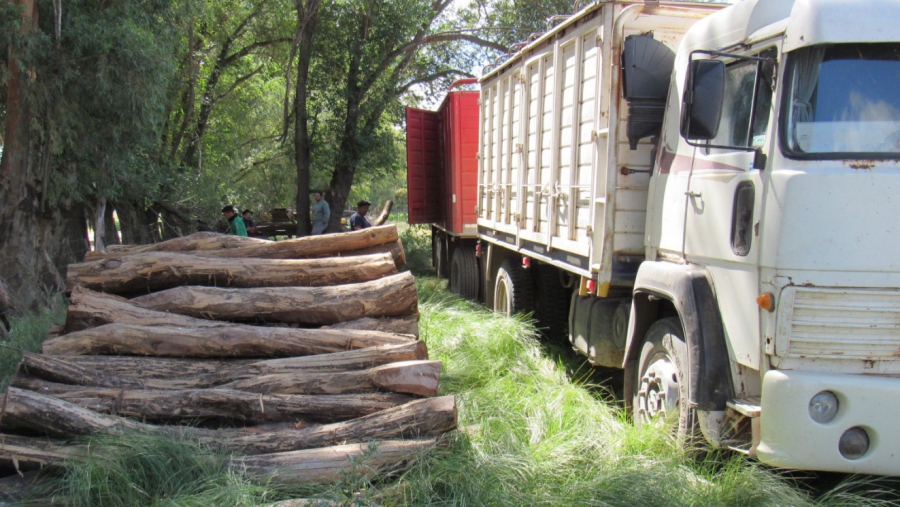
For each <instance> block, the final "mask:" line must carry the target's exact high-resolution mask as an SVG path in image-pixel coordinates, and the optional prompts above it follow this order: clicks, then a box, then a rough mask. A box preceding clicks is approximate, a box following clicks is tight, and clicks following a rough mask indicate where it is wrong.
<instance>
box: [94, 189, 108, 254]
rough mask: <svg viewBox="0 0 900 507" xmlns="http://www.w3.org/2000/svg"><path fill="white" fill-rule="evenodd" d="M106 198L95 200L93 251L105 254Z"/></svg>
mask: <svg viewBox="0 0 900 507" xmlns="http://www.w3.org/2000/svg"><path fill="white" fill-rule="evenodd" d="M105 220H106V198H100V199H97V203H96V205H95V206H94V214H93V228H94V251H95V252H106V222H105Z"/></svg>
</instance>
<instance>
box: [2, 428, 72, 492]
mask: <svg viewBox="0 0 900 507" xmlns="http://www.w3.org/2000/svg"><path fill="white" fill-rule="evenodd" d="M86 451H87V447H86V446H82V445H64V442H63V441H61V440H52V439H49V438H37V437H22V436H18V435H9V434H0V463H4V462H6V463H9V464H11V465H12V466H13V468H16V469H18V468H19V466H20V464H26V463H30V464H36V465H40V466H45V465H57V464H61V463H63V462H65V461H67V460H72V459H78V458H83V457H85V456H86ZM0 499H2V497H0ZM0 505H2V504H0Z"/></svg>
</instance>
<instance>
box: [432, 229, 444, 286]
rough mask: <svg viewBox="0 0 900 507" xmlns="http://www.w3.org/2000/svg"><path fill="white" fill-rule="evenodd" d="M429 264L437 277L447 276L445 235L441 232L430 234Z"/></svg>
mask: <svg viewBox="0 0 900 507" xmlns="http://www.w3.org/2000/svg"><path fill="white" fill-rule="evenodd" d="M431 265H432V266H434V271H435V274H437V277H438V278H447V275H448V273H447V271H448V269H447V237H446V236H444V234H443V233H437V234H432V236H431Z"/></svg>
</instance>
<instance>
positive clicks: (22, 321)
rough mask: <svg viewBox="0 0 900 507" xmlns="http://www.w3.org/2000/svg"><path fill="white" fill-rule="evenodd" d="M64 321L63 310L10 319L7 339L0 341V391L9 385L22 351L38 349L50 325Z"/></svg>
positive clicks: (46, 311) (3, 390)
mask: <svg viewBox="0 0 900 507" xmlns="http://www.w3.org/2000/svg"><path fill="white" fill-rule="evenodd" d="M58 307H59V308H63V305H58ZM64 321H65V313H64V312H61V311H60V312H54V311H52V310H45V311H43V312H41V313H40V314H36V315H22V316H19V317H14V318H13V319H12V321H11V322H10V324H11V325H12V331H11V332H10V336H9V340H8V341H6V342H3V341H0V392H5V391H6V388H7V387H8V386H9V379H10V377H12V375H13V374H14V373H15V372H16V368H17V367H18V365H19V360H21V359H22V353H23V352H36V351H38V350H40V348H41V344H42V343H43V342H44V339H46V338H47V333H48V331H49V330H50V326H51V325H53V324H62V323H63V322H64ZM0 325H2V324H0Z"/></svg>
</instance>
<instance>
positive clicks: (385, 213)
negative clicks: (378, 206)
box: [372, 199, 394, 227]
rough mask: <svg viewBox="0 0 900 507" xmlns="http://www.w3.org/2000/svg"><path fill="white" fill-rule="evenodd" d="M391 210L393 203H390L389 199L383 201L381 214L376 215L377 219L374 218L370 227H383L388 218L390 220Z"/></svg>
mask: <svg viewBox="0 0 900 507" xmlns="http://www.w3.org/2000/svg"><path fill="white" fill-rule="evenodd" d="M393 208H394V201H392V200H390V199H388V200H387V201H385V203H384V209H383V210H381V214H380V215H378V218H376V219H375V221H374V222H372V226H373V227H377V226H379V225H384V223H385V222H387V220H388V218H390V216H391V210H392V209H393Z"/></svg>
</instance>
